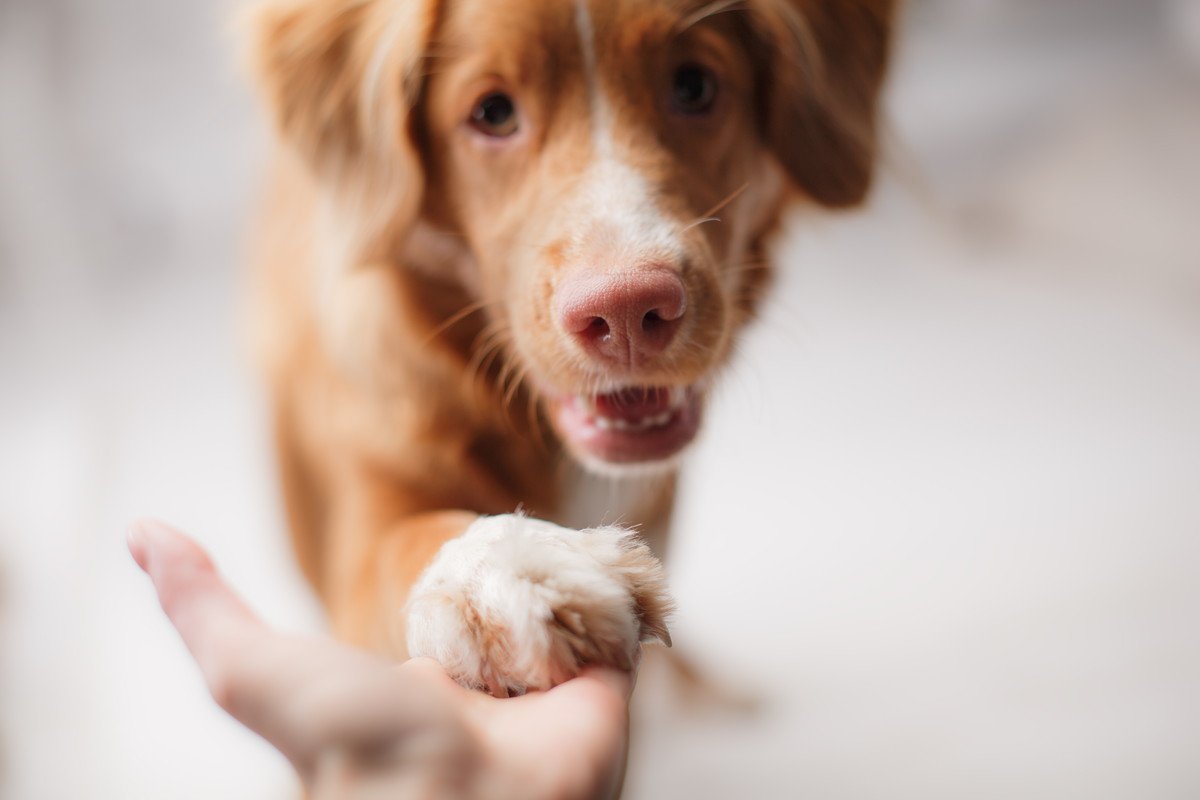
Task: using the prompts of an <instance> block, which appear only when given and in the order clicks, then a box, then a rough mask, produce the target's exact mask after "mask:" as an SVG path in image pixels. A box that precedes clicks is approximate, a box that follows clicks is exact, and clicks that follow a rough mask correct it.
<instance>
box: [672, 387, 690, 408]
mask: <svg viewBox="0 0 1200 800" xmlns="http://www.w3.org/2000/svg"><path fill="white" fill-rule="evenodd" d="M684 400H687V389H685V388H683V387H682V386H672V387H671V408H679V407H680V406H681V405H683V401H684Z"/></svg>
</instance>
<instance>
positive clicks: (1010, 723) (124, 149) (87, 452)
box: [0, 0, 1200, 800]
mask: <svg viewBox="0 0 1200 800" xmlns="http://www.w3.org/2000/svg"><path fill="white" fill-rule="evenodd" d="M1192 9H1194V6H1193V5H1192V4H1189V3H1187V2H1177V3H1174V4H1159V3H1154V2H1139V1H1138V0H1129V2H1105V1H1102V0H1087V1H1086V2H1085V0H1059V1H1058V2H1053V3H1036V2H1032V1H1031V0H1025V1H1024V2H1009V3H995V2H985V1H984V0H973V1H972V2H958V1H957V0H956V1H955V2H951V0H943V2H926V3H924V4H919V5H917V6H916V7H915V8H914V10H913V16H912V17H911V19H910V23H909V27H910V33H909V36H908V38H907V40H906V42H905V43H904V45H903V46H902V48H901V52H900V58H899V61H898V67H897V70H896V72H895V79H894V81H893V91H892V101H891V106H892V118H893V120H894V123H893V129H894V131H893V140H894V146H893V148H892V151H893V153H892V156H891V158H890V168H889V170H888V174H887V175H886V177H885V180H884V181H883V183H882V185H881V189H880V191H879V193H878V196H877V198H876V201H875V203H874V204H873V205H872V207H871V208H870V209H868V210H867V211H865V212H863V213H861V214H857V215H855V216H853V217H850V218H843V219H826V218H805V217H804V216H802V215H798V216H797V219H796V220H795V225H794V226H793V228H792V231H791V233H789V235H788V236H787V237H785V240H784V241H783V242H781V243H780V248H779V260H780V262H781V265H782V266H783V267H784V269H782V270H781V273H782V274H781V277H780V286H779V291H778V292H777V294H776V297H775V299H774V301H773V303H772V305H771V308H770V310H769V312H768V313H767V314H766V316H765V318H764V319H763V320H762V321H761V322H760V323H759V324H758V325H757V326H756V327H755V329H754V330H753V331H752V333H751V336H750V337H749V338H748V340H747V342H746V344H745V346H744V347H743V348H742V351H743V352H742V355H741V358H740V360H739V362H738V363H737V365H736V366H735V367H734V368H733V369H732V370H731V372H730V375H729V376H728V380H727V381H726V383H725V384H724V387H723V389H722V390H721V392H720V394H719V396H718V398H717V402H716V404H715V408H714V413H713V414H712V417H711V419H710V420H709V425H708V432H707V435H706V438H705V440H704V441H703V443H702V445H701V447H700V448H699V449H698V452H697V453H696V455H695V458H694V463H693V464H692V465H691V469H690V470H689V472H688V474H687V481H686V485H685V488H684V492H683V497H682V504H681V513H680V516H679V520H678V536H677V538H676V543H675V547H674V550H673V553H672V561H671V565H670V566H671V574H672V581H673V585H674V588H675V590H676V593H677V595H678V599H679V605H680V609H681V611H680V614H679V620H678V622H677V625H676V630H675V634H676V635H675V639H676V642H677V643H679V645H680V646H681V647H682V648H684V649H686V650H687V651H689V652H691V653H693V654H696V655H698V656H700V658H701V661H702V663H705V664H708V665H709V666H710V668H711V669H712V670H714V671H715V672H717V673H719V674H721V675H723V676H725V677H726V679H727V680H729V681H731V682H732V683H736V684H737V685H739V686H743V687H748V688H749V689H750V690H751V691H752V692H753V693H754V694H756V695H757V696H758V697H759V698H760V700H761V701H762V702H761V705H762V710H761V711H760V712H759V713H758V714H756V715H738V714H733V713H729V712H718V711H714V710H712V709H705V708H694V707H693V708H688V707H684V704H680V703H677V702H671V701H670V700H669V698H668V694H669V693H668V692H666V691H665V689H663V685H662V682H661V681H660V680H657V679H656V675H655V674H654V673H653V672H648V673H647V674H646V675H645V676H644V680H643V681H642V683H641V686H640V691H639V700H640V702H641V707H640V708H639V710H638V714H637V726H636V727H637V731H636V735H637V743H636V747H635V755H634V760H633V763H632V769H631V775H630V782H629V791H628V792H627V794H626V796H627V797H629V798H634V799H635V800H636V798H725V797H753V798H775V797H779V798H785V797H786V798H791V797H814V798H822V800H830V799H833V798H868V797H888V798H908V797H912V798H962V797H971V798H990V797H996V798H1000V797H1005V798H1011V797H1022V798H1031V797H1038V798H1042V797H1045V798H1061V797H1087V798H1093V799H1095V798H1144V797H1155V798H1190V797H1196V796H1200V763H1198V762H1197V759H1196V758H1195V747H1196V743H1197V742H1200V582H1198V581H1197V580H1196V571H1197V564H1200V536H1198V535H1197V534H1200V491H1198V488H1200V487H1198V486H1197V477H1198V476H1200V419H1198V414H1197V409H1200V339H1198V335H1200V225H1198V224H1197V223H1198V222H1200V200H1198V199H1197V197H1198V192H1197V189H1196V187H1197V186H1200V157H1198V156H1197V154H1196V142H1200V78H1198V74H1200V73H1198V72H1197V71H1196V66H1197V65H1198V63H1200V59H1197V58H1196V52H1197V51H1196V50H1192V49H1189V45H1188V42H1194V39H1192V38H1189V37H1190V36H1191V35H1190V34H1188V33H1187V31H1188V30H1189V28H1188V25H1189V24H1190V23H1188V22H1187V21H1188V20H1194V19H1195V18H1196V14H1195V13H1194V11H1193V10H1192ZM224 16H225V14H224V12H223V11H222V10H221V9H218V8H213V7H210V6H209V5H208V4H205V3H178V4H169V5H165V6H164V5H162V4H160V3H154V2H151V0H120V2H108V3H105V4H102V5H101V4H94V3H89V2H87V1H86V0H70V2H68V1H67V0H45V1H43V2H35V0H9V2H8V3H6V4H5V5H4V6H0V97H3V98H4V99H5V112H4V114H3V115H0V443H2V445H3V446H2V447H0V796H3V797H6V798H8V797H11V798H20V799H21V800H24V799H25V798H82V797H88V798H109V797H111V798H148V799H149V798H162V797H172V798H206V799H207V798H214V797H221V798H267V797H276V798H286V797H293V796H294V788H293V784H292V779H291V777H290V775H289V773H288V770H287V768H286V765H285V764H283V763H281V761H280V760H279V759H278V758H277V757H276V756H274V755H273V754H272V753H271V752H270V751H269V749H267V748H266V747H265V746H263V745H262V744H261V743H259V742H258V741H257V740H255V739H254V738H253V737H251V736H249V735H248V734H245V733H243V732H242V731H240V730H239V729H238V728H237V727H236V726H235V725H233V724H232V723H230V722H229V721H228V720H226V719H225V718H224V717H223V715H222V714H221V713H220V712H219V711H216V710H214V708H213V707H212V706H211V704H210V702H209V701H208V699H207V698H206V697H205V695H204V693H203V689H202V686H201V684H200V681H199V678H198V676H197V674H196V672H195V669H194V668H193V667H192V666H191V664H190V663H189V661H188V659H187V658H186V656H185V655H184V654H183V652H182V648H181V647H180V645H179V643H178V641H177V640H176V639H175V637H174V635H173V634H172V632H171V631H170V630H169V629H168V628H167V627H166V625H165V623H164V622H163V621H162V620H161V619H160V617H159V615H158V613H157V611H156V610H155V607H154V604H153V602H152V600H151V596H150V593H149V590H148V587H147V585H146V584H145V582H144V581H143V580H141V579H140V577H139V576H138V575H137V574H136V572H135V570H134V568H133V567H132V564H131V563H130V562H129V560H128V558H127V556H126V555H125V552H124V546H123V527H124V525H125V523H126V522H127V520H129V519H130V518H132V517H134V516H137V515H141V514H147V513H149V514H156V515H159V516H163V517H165V518H168V519H171V520H173V521H175V522H177V523H179V524H181V525H183V526H184V527H186V528H188V529H190V530H192V531H194V532H196V533H197V535H199V536H200V537H201V538H202V539H203V540H204V541H205V542H206V543H207V544H208V545H209V546H210V547H211V549H212V550H213V552H214V554H215V556H216V558H217V560H218V561H219V562H220V563H221V565H222V567H223V568H224V570H225V572H226V573H227V574H228V575H229V576H230V578H231V579H232V580H233V581H234V583H235V584H236V585H238V586H239V587H241V588H242V589H243V590H244V592H245V594H246V595H247V596H248V598H249V600H250V601H251V603H252V604H253V605H255V606H256V607H258V608H259V609H261V610H262V612H263V614H264V615H265V616H266V617H267V618H269V619H271V620H272V621H274V622H276V623H278V624H280V625H284V626H289V627H305V628H308V627H313V626H315V625H317V624H318V622H317V620H318V615H317V614H316V613H315V610H314V609H313V607H312V605H311V602H310V601H309V600H308V598H307V596H306V595H305V593H304V591H303V588H302V586H301V584H300V582H299V580H298V579H297V577H296V575H295V572H294V570H293V568H292V566H291V564H290V562H289V560H288V555H287V548H286V545H285V543H284V540H283V536H282V532H281V531H282V528H281V523H280V519H279V511H278V508H277V505H276V501H275V494H274V484H273V478H272V475H271V465H270V460H269V456H268V452H267V446H266V432H265V426H264V420H263V415H262V409H261V406H260V398H259V396H258V392H257V388H256V385H255V382H254V376H253V374H252V372H251V371H250V370H249V369H248V368H247V367H246V366H245V365H244V363H243V360H242V356H241V354H240V350H239V345H238V337H237V333H236V329H237V325H236V321H237V306H236V298H237V296H238V280H239V267H238V264H239V241H240V231H241V230H242V229H243V225H244V220H245V218H246V214H247V211H248V209H249V208H250V207H251V206H252V202H251V196H252V192H251V191H250V190H249V188H248V187H252V186H253V185H254V176H255V174H256V168H257V167H256V162H257V161H258V160H259V153H260V152H261V149H260V147H259V138H258V137H259V133H258V129H257V127H256V119H255V116H254V113H253V110H252V104H251V102H250V101H249V99H248V97H247V95H246V93H245V92H244V91H243V90H242V89H241V88H240V85H239V82H238V80H239V79H238V78H237V76H236V74H235V72H234V70H233V68H232V66H230V65H231V64H232V63H233V59H232V57H231V56H230V55H229V52H228V48H227V47H225V46H224V44H223V40H222V39H221V38H220V30H221V28H220V22H219V21H220V20H221V19H222V18H223V17H224ZM67 56H69V57H70V60H67Z"/></svg>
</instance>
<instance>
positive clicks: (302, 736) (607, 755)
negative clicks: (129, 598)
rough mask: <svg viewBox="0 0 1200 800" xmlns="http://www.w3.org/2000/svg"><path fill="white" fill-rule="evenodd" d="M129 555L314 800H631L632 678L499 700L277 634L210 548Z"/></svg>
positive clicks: (238, 712)
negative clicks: (625, 792) (625, 786)
mask: <svg viewBox="0 0 1200 800" xmlns="http://www.w3.org/2000/svg"><path fill="white" fill-rule="evenodd" d="M129 549H130V552H131V553H132V554H133V557H134V560H136V561H137V563H138V565H139V566H140V567H141V568H142V569H143V570H144V571H145V572H146V573H147V574H148V575H149V576H150V579H151V580H152V581H153V582H154V587H155V589H156V590H157V592H158V598H159V602H160V604H161V605H162V608H163V611H165V612H166V614H167V616H168V617H169V618H170V620H171V623H172V624H173V625H174V626H175V628H176V630H178V631H179V634H180V636H181V637H182V638H183V641H184V644H186V645H187V647H188V649H189V650H190V651H191V653H192V656H193V657H194V658H195V659H196V662H197V664H199V666H200V670H201V672H202V673H203V674H204V678H205V680H206V682H207V683H208V687H209V690H210V691H211V692H212V695H213V698H214V699H215V700H216V701H217V703H218V704H220V706H221V707H222V708H224V709H225V710H226V711H227V712H229V714H231V715H232V716H233V717H234V718H236V719H237V720H238V721H240V722H241V723H242V724H244V725H245V726H246V727H248V728H250V729H251V730H253V731H255V732H257V733H258V734H260V735H261V736H262V737H263V738H265V739H266V740H267V741H269V742H270V743H271V744H272V745H274V746H275V747H276V748H278V749H279V751H280V752H282V753H283V754H284V756H286V757H287V758H288V760H289V761H291V763H292V764H293V765H294V766H295V768H296V770H297V771H298V772H299V774H300V778H301V780H302V781H303V783H304V785H305V786H306V787H307V788H308V790H309V792H310V793H311V796H312V797H313V798H314V800H327V799H328V798H338V800H343V799H344V800H368V799H369V798H385V797H386V798H395V797H410V796H411V797H418V796H419V797H426V796H430V797H432V796H436V797H455V798H476V797H487V798H509V797H512V798H517V797H519V798H528V800H537V798H603V797H612V796H613V795H614V794H615V793H616V791H617V789H618V788H619V787H620V784H621V780H622V778H623V772H624V765H625V757H626V752H627V745H628V699H629V694H630V693H631V692H632V689H633V681H632V676H631V675H630V674H628V673H623V672H619V671H616V670H612V669H599V668H591V669H588V670H585V671H584V673H583V674H582V675H580V676H579V677H578V678H575V679H574V680H571V681H568V682H567V683H564V684H562V685H560V686H557V687H555V688H554V689H552V690H550V691H549V692H545V693H537V694H529V695H526V696H524V697H517V698H511V699H505V700H498V699H496V698H493V697H490V696H488V695H485V694H482V693H479V692H472V691H469V690H466V689H463V688H462V687H460V686H458V685H457V684H456V683H454V681H452V680H451V679H450V678H449V677H448V676H447V675H446V674H445V672H444V671H443V670H442V668H441V667H440V666H438V665H437V664H436V663H435V662H433V661H429V660H426V659H414V660H411V661H408V662H405V663H403V664H395V663H394V662H390V661H387V660H385V659H383V658H380V657H377V656H374V655H371V654H368V653H366V652H363V651H359V650H355V649H352V648H349V647H346V646H343V645H340V644H337V643H335V642H333V641H331V640H327V639H321V638H313V637H302V636H296V635H288V634H283V633H278V632H276V631H273V630H272V629H270V628H269V627H267V626H266V625H265V624H264V623H263V622H261V621H260V620H259V619H258V618H257V617H256V616H255V615H254V614H253V612H251V611H250V610H249V609H248V608H247V607H246V606H245V604H244V603H242V601H241V600H240V599H239V598H238V597H237V596H236V595H235V594H234V593H233V591H232V590H231V589H230V588H229V587H228V586H227V585H226V584H225V583H224V581H223V580H222V579H221V577H220V576H219V575H218V574H217V572H216V570H215V568H214V567H213V564H212V561H211V560H210V559H209V558H208V556H207V554H206V553H205V552H204V551H203V550H202V549H201V548H200V547H199V545H197V544H196V543H195V542H194V541H192V540H191V539H189V538H188V537H187V536H185V535H183V534H181V533H179V532H177V531H174V530H172V529H171V528H168V527H166V526H165V525H162V524H161V523H157V522H141V523H138V524H136V525H135V526H134V527H133V529H132V530H131V532H130V534H129Z"/></svg>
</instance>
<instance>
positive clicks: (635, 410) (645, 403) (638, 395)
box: [593, 388, 672, 422]
mask: <svg viewBox="0 0 1200 800" xmlns="http://www.w3.org/2000/svg"><path fill="white" fill-rule="evenodd" d="M593 402H594V404H595V407H596V413H597V414H599V415H601V416H603V417H607V418H609V419H623V420H626V421H628V422H636V421H637V420H641V419H645V418H646V417H652V416H655V415H658V414H661V413H663V412H664V411H670V410H671V408H672V398H671V390H670V389H666V388H643V389H622V390H621V391H619V392H612V393H610V394H601V395H597V396H596V398H595V400H594V401H593Z"/></svg>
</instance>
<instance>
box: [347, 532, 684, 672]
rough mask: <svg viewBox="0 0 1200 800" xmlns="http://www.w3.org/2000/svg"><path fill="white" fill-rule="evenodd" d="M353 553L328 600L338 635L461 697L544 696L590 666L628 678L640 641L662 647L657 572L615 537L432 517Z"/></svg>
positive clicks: (630, 543) (627, 535) (648, 557)
mask: <svg viewBox="0 0 1200 800" xmlns="http://www.w3.org/2000/svg"><path fill="white" fill-rule="evenodd" d="M360 535H361V529H360ZM342 542H343V543H346V539H345V538H344V539H342ZM346 544H347V546H353V545H352V544H351V543H346ZM355 549H356V550H357V552H346V553H343V555H342V558H343V559H349V560H351V561H353V562H357V564H358V565H360V566H359V568H357V569H349V570H347V571H345V572H344V573H343V575H345V576H346V577H345V578H344V579H343V580H342V581H341V582H340V585H335V587H334V591H332V592H330V593H329V595H328V597H327V601H328V603H329V606H330V614H331V617H332V619H333V621H334V627H335V629H336V630H337V633H338V634H339V635H340V636H342V637H343V638H346V639H348V640H351V641H354V642H357V643H359V644H363V645H367V646H371V647H373V648H376V649H380V650H382V651H384V652H386V653H388V654H390V655H392V656H394V657H396V658H404V657H406V656H409V655H412V656H427V657H430V658H433V659H434V660H436V661H438V662H439V663H440V664H442V666H443V667H445V668H446V670H447V672H448V673H449V674H450V675H451V676H453V677H454V679H455V680H457V681H458V682H459V683H461V684H463V685H464V686H469V687H473V688H478V689H484V690H487V691H490V692H492V693H493V694H497V695H508V694H519V693H523V692H525V691H527V690H530V689H546V688H549V687H551V686H554V685H555V684H558V683H561V682H562V681H565V680H568V679H569V678H571V677H573V676H574V675H575V674H577V673H578V671H579V670H580V669H581V668H582V667H583V666H584V665H586V664H608V665H614V666H618V667H624V668H628V667H630V666H631V665H632V664H633V662H634V660H635V659H636V658H637V653H638V647H639V644H640V642H641V641H643V640H646V639H655V638H657V639H660V640H662V641H664V642H666V641H669V636H668V633H667V629H666V626H665V617H666V615H667V613H668V611H669V608H670V601H669V600H668V598H667V594H666V589H665V585H664V580H663V575H662V567H661V564H660V563H659V561H658V559H657V558H655V557H654V555H653V554H652V553H651V552H650V549H649V548H648V547H647V546H646V545H645V544H644V543H642V542H641V541H640V540H638V539H637V538H636V536H635V535H634V534H633V533H631V532H630V531H628V530H626V529H623V528H617V527H604V528H595V529H590V530H584V531H579V530H572V529H569V528H562V527H559V526H557V525H553V524H551V523H548V522H543V521H541V520H537V519H532V518H529V517H526V516H523V515H517V514H506V515H500V516H492V517H481V516H478V515H476V514H473V513H469V512H463V511H439V512H430V513H423V514H417V515H413V516H410V517H407V518H405V519H403V520H401V521H400V522H397V523H393V524H392V525H390V526H387V528H386V530H385V531H384V533H383V534H382V535H380V536H378V537H375V538H367V539H363V538H360V539H359V540H358V544H357V547H356V548H355Z"/></svg>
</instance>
